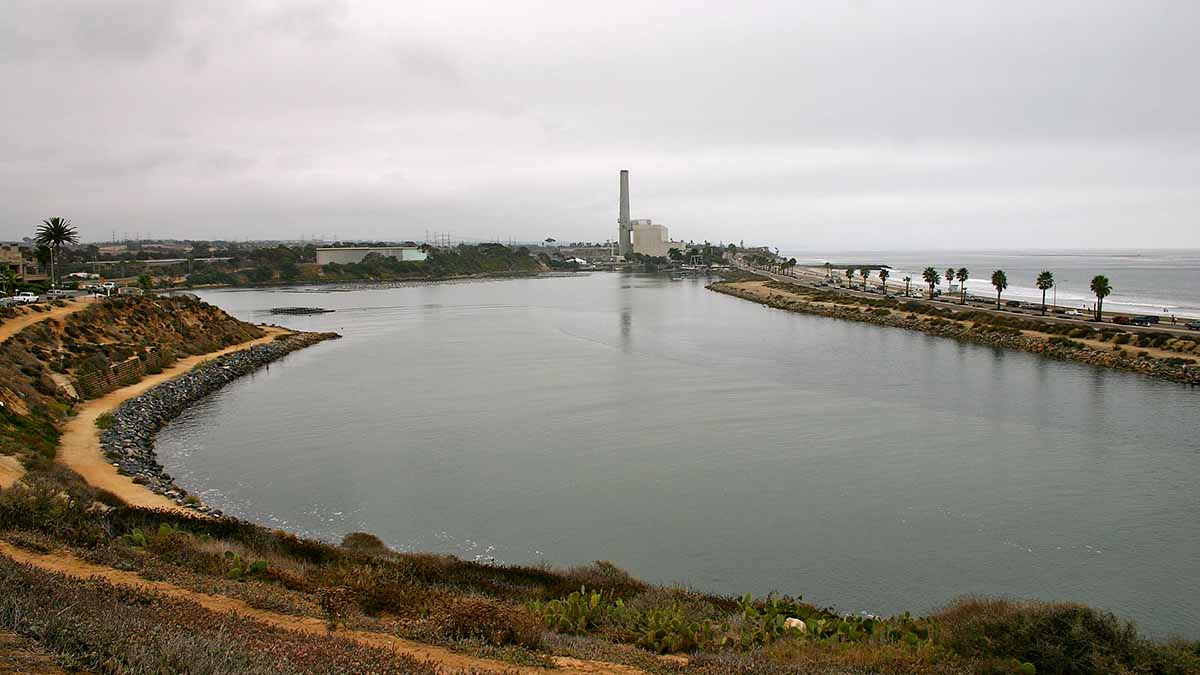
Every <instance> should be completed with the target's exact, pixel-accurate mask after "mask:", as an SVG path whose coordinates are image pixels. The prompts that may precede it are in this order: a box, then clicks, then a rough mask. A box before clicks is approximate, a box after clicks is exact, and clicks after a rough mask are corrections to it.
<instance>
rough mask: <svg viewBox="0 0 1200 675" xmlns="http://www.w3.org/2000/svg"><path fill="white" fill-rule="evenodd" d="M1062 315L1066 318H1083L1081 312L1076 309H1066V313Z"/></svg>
mask: <svg viewBox="0 0 1200 675" xmlns="http://www.w3.org/2000/svg"><path fill="white" fill-rule="evenodd" d="M1063 314H1066V315H1067V316H1083V312H1081V311H1079V310H1077V309H1068V310H1067V311H1065V312H1063Z"/></svg>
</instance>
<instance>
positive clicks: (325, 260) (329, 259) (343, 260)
mask: <svg viewBox="0 0 1200 675" xmlns="http://www.w3.org/2000/svg"><path fill="white" fill-rule="evenodd" d="M372 253H378V254H379V255H381V256H383V257H385V258H395V259H396V260H399V261H401V262H420V261H422V260H424V259H425V258H427V257H428V256H427V254H426V253H425V251H423V250H421V248H420V247H419V246H344V247H341V246H339V247H329V248H318V249H317V264H318V265H328V264H330V263H337V264H339V265H349V264H351V263H360V262H362V261H363V259H365V258H366V257H367V256H368V255H371V254H372Z"/></svg>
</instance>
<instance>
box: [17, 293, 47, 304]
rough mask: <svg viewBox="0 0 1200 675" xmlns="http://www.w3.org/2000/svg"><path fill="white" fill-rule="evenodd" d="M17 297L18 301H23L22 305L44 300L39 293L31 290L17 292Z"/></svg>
mask: <svg viewBox="0 0 1200 675" xmlns="http://www.w3.org/2000/svg"><path fill="white" fill-rule="evenodd" d="M16 297H17V302H19V303H21V304H22V305H32V304H33V303H35V302H41V301H42V298H41V296H40V295H37V294H36V293H30V292H29V291H25V292H24V293H17V296H16Z"/></svg>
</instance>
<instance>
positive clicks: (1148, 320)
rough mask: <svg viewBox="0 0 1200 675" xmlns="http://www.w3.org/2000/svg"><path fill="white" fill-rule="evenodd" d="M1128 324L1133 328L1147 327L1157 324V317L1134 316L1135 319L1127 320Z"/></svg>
mask: <svg viewBox="0 0 1200 675" xmlns="http://www.w3.org/2000/svg"><path fill="white" fill-rule="evenodd" d="M1129 323H1131V324H1133V325H1135V326H1149V325H1151V324H1156V323H1158V317H1157V316H1149V315H1146V316H1135V317H1132V318H1130V319H1129Z"/></svg>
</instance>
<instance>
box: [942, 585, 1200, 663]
mask: <svg viewBox="0 0 1200 675" xmlns="http://www.w3.org/2000/svg"><path fill="white" fill-rule="evenodd" d="M937 618H938V620H939V626H940V640H939V641H940V642H941V643H942V644H943V645H944V646H946V647H949V648H950V649H952V650H953V651H955V652H957V653H958V654H960V655H962V656H966V657H982V658H997V659H1016V660H1017V661H1019V662H1020V663H1030V664H1032V665H1033V666H1035V667H1036V672H1037V673H1039V674H1043V675H1044V674H1060V673H1062V674H1067V673H1069V674H1072V675H1076V674H1078V675H1092V674H1095V675H1101V674H1104V675H1107V674H1109V673H1127V672H1154V673H1179V674H1180V675H1182V674H1183V673H1185V672H1195V671H1190V670H1184V669H1175V667H1174V666H1172V668H1170V669H1164V668H1160V667H1159V666H1162V665H1163V664H1164V663H1166V662H1167V661H1166V660H1165V657H1164V653H1163V652H1162V650H1161V649H1160V648H1157V647H1156V646H1155V645H1153V643H1150V642H1149V641H1147V640H1144V639H1142V638H1141V637H1139V636H1138V634H1137V630H1136V629H1135V628H1134V626H1133V624H1131V623H1128V622H1123V621H1121V620H1119V619H1118V618H1117V617H1115V616H1114V615H1112V614H1110V613H1107V612H1101V611H1097V610H1094V609H1091V608H1089V607H1086V606H1083V605H1077V604H1067V603H1061V604H1055V603H1042V602H1013V601H1009V600H999V599H974V598H966V599H963V600H959V601H958V602H956V603H955V604H953V605H951V606H950V607H948V608H947V609H945V610H943V611H942V612H940V613H939V614H938V615H937ZM1172 658H1174V655H1172ZM1197 666H1200V659H1196V660H1194V661H1193V663H1192V664H1191V667H1197ZM1183 667H1185V668H1186V667H1188V666H1187V664H1186V662H1183Z"/></svg>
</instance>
